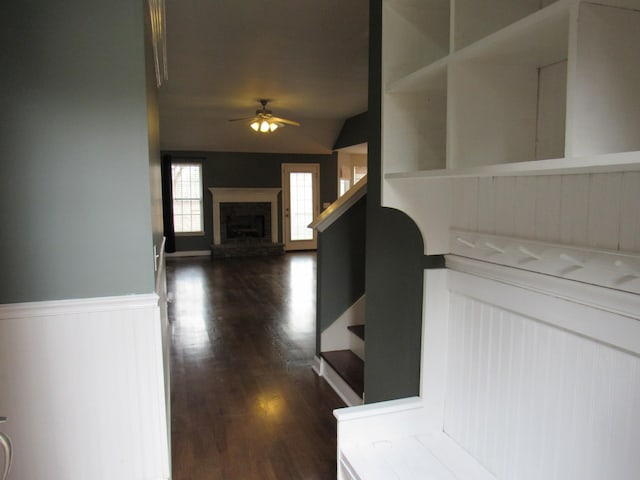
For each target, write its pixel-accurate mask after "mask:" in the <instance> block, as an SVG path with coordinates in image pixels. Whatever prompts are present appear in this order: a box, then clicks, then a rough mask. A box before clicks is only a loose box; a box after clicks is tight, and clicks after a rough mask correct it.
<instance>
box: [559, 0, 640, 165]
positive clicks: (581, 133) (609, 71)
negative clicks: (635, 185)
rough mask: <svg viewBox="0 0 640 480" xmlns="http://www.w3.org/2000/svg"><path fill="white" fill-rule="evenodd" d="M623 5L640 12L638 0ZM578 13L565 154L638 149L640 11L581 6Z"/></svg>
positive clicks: (639, 119) (590, 153)
mask: <svg viewBox="0 0 640 480" xmlns="http://www.w3.org/2000/svg"><path fill="white" fill-rule="evenodd" d="M613 3H615V2H613ZM623 3H627V4H632V3H634V4H635V6H636V8H638V9H640V2H638V1H635V2H628V1H627V2H623ZM579 15H580V18H579V22H578V24H577V35H576V38H575V52H574V54H575V64H574V65H573V71H572V72H571V73H572V75H571V76H572V82H571V84H570V102H569V105H568V107H569V117H568V119H567V122H568V125H567V126H568V132H569V136H568V143H567V147H568V150H569V151H570V155H572V156H575V157H580V156H586V155H600V154H606V153H618V152H629V151H638V150H640V11H638V10H631V9H625V8H618V7H612V6H605V5H596V4H589V3H585V4H583V5H581V6H580V11H579Z"/></svg>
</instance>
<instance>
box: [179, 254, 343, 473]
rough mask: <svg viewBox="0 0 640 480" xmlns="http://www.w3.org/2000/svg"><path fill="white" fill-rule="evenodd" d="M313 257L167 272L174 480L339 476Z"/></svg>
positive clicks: (184, 263)
mask: <svg viewBox="0 0 640 480" xmlns="http://www.w3.org/2000/svg"><path fill="white" fill-rule="evenodd" d="M315 268H316V263H315V254H314V253H308V252H305V253H293V254H286V255H284V256H278V257H253V258H229V259H216V260H213V261H212V260H211V259H209V258H206V257H200V258H175V259H171V260H170V261H169V262H168V265H167V285H168V290H169V292H170V294H171V295H172V297H173V301H172V303H171V304H170V305H169V318H170V336H171V401H172V406H171V412H172V413H171V417H172V420H171V430H172V463H173V479H174V480H200V479H203V480H204V479H207V480H216V479H225V480H227V479H228V480H235V479H243V480H251V479H261V480H263V479H276V480H287V479H306V480H314V479H317V480H324V479H335V477H336V424H335V419H334V417H333V415H332V410H333V409H334V408H338V407H342V406H344V404H343V402H342V401H341V400H340V399H339V397H338V396H337V395H336V394H335V393H334V391H333V390H332V389H331V387H329V386H328V384H327V383H326V382H325V381H324V380H323V379H321V378H319V377H317V376H316V375H315V373H313V371H312V369H311V365H312V362H313V357H314V354H315V292H316V290H315V279H316V270H315Z"/></svg>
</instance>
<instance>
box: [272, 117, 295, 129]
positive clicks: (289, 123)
mask: <svg viewBox="0 0 640 480" xmlns="http://www.w3.org/2000/svg"><path fill="white" fill-rule="evenodd" d="M271 120H273V121H274V122H278V123H284V124H285V125H293V126H294V127H299V126H300V124H299V123H298V122H294V121H293V120H287V119H286V118H280V117H271Z"/></svg>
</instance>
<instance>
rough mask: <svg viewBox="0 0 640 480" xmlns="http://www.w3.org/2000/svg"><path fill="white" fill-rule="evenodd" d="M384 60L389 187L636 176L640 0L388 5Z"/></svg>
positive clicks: (407, 1)
mask: <svg viewBox="0 0 640 480" xmlns="http://www.w3.org/2000/svg"><path fill="white" fill-rule="evenodd" d="M382 64H383V65H382V79H383V92H382V100H383V101H382V132H383V137H382V138H383V148H382V168H383V173H384V175H385V178H387V179H394V178H406V177H450V176H456V175H465V176H467V175H483V172H484V173H487V174H491V175H494V174H498V175H500V174H507V175H509V174H521V173H523V172H524V173H526V171H527V170H530V171H538V170H540V171H542V170H544V172H545V173H553V168H554V167H553V165H554V162H555V165H557V166H558V171H562V172H564V173H566V172H567V171H568V170H571V168H575V169H576V171H577V170H580V171H584V170H585V169H587V170H588V169H590V168H591V169H593V170H594V171H595V170H598V169H601V168H602V167H603V166H606V167H617V168H619V169H621V170H629V169H636V168H640V156H639V157H636V159H635V160H634V159H633V158H630V157H629V152H636V151H640V135H638V132H640V94H639V93H638V92H639V90H638V85H640V0H601V1H599V2H598V4H595V3H590V2H587V1H583V0H535V1H534V0H455V1H451V2H449V1H416V0H386V1H384V8H383V57H382ZM507 165H509V166H507Z"/></svg>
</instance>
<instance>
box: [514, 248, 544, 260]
mask: <svg viewBox="0 0 640 480" xmlns="http://www.w3.org/2000/svg"><path fill="white" fill-rule="evenodd" d="M518 250H520V252H522V253H524V254H525V255H526V256H527V257H529V258H532V259H535V260H541V259H542V257H541V256H540V255H538V254H537V253H533V252H532V251H531V250H529V249H528V248H527V247H524V246H522V245H520V246H519V247H518Z"/></svg>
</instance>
